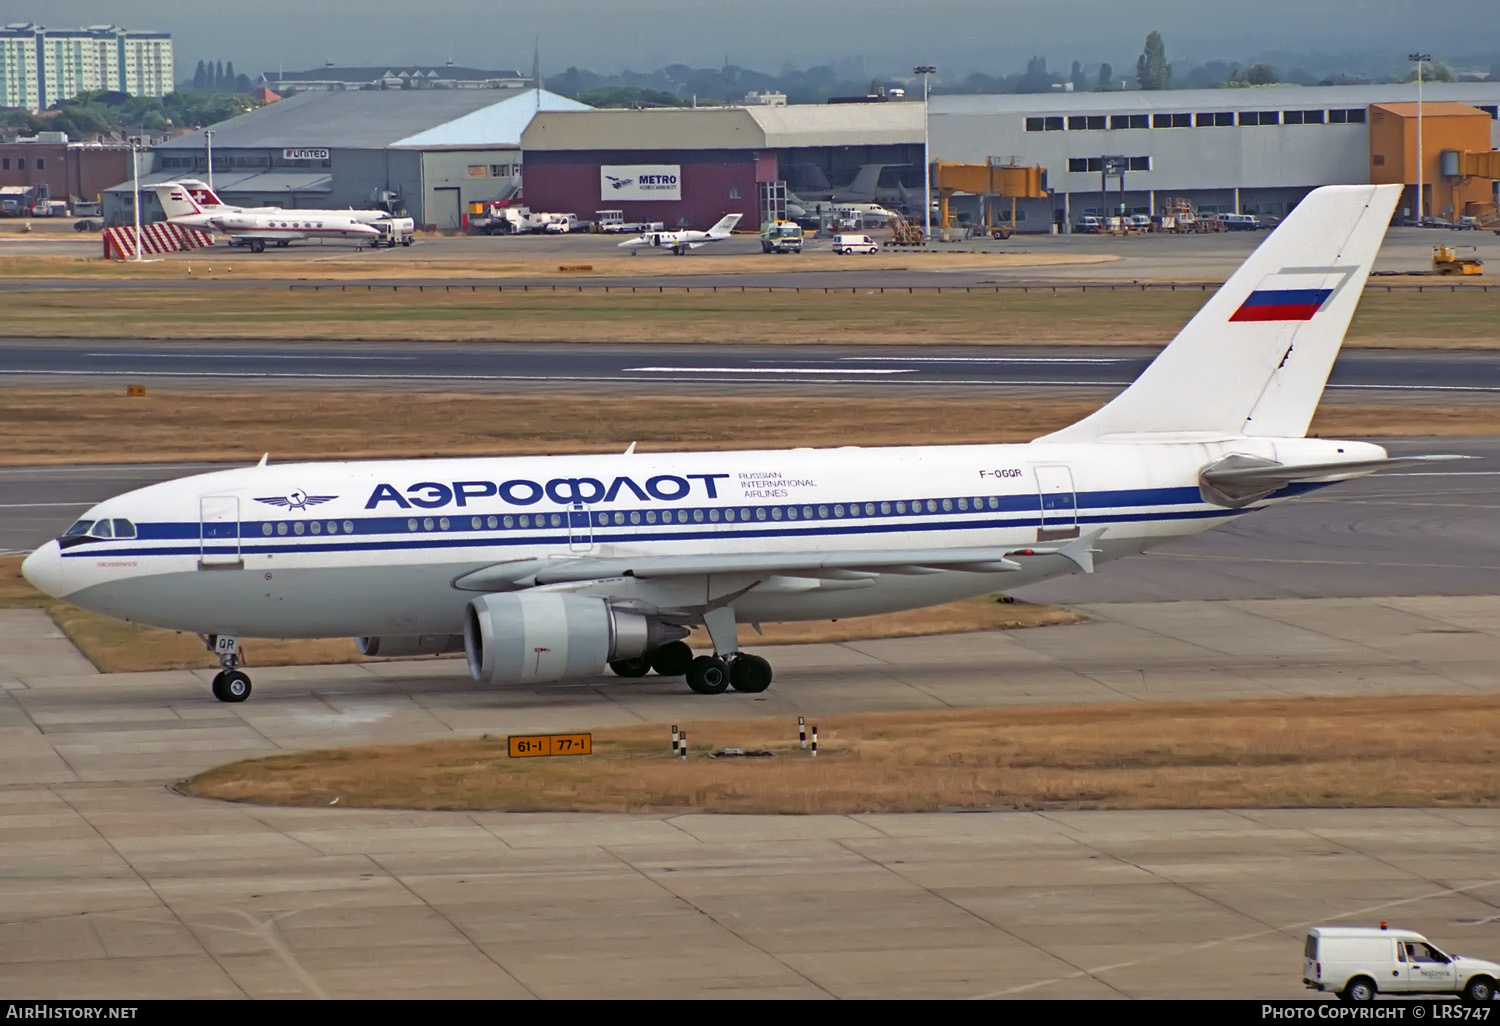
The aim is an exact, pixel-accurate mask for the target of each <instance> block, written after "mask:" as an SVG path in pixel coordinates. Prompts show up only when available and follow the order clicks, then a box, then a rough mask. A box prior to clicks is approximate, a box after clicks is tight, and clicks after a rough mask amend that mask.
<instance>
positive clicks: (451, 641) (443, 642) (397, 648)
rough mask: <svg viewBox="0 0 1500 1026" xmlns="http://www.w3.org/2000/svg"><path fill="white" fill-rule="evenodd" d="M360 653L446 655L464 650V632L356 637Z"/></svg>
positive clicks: (408, 655)
mask: <svg viewBox="0 0 1500 1026" xmlns="http://www.w3.org/2000/svg"><path fill="white" fill-rule="evenodd" d="M354 647H355V648H357V649H359V654H360V655H367V656H386V657H388V658H394V659H405V658H409V657H410V656H419V655H446V654H447V653H449V652H462V651H463V650H464V636H463V635H462V634H390V635H383V636H380V637H370V638H355V639H354Z"/></svg>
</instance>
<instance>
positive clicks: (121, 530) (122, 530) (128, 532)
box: [114, 520, 135, 538]
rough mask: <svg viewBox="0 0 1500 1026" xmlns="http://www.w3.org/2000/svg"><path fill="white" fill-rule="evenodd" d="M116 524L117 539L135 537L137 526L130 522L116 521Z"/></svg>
mask: <svg viewBox="0 0 1500 1026" xmlns="http://www.w3.org/2000/svg"><path fill="white" fill-rule="evenodd" d="M114 524H115V537H116V538H134V537H135V525H134V524H132V523H131V522H130V521H129V520H116V521H115V522H114Z"/></svg>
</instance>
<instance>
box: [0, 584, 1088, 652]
mask: <svg viewBox="0 0 1500 1026" xmlns="http://www.w3.org/2000/svg"><path fill="white" fill-rule="evenodd" d="M17 608H40V609H44V610H46V612H47V613H48V615H50V616H51V617H52V619H53V621H54V622H55V623H56V624H57V625H58V627H59V628H61V629H62V632H63V633H64V634H66V635H67V636H68V640H70V641H72V642H73V644H74V645H75V646H77V648H78V650H79V651H80V652H82V653H83V656H84V658H86V659H88V660H89V662H91V663H93V664H94V665H95V666H96V667H97V668H98V669H99V670H100V671H102V672H104V673H136V672H140V671H146V670H191V669H209V668H213V667H216V666H218V661H217V660H216V659H215V658H214V657H213V656H211V655H210V654H209V653H208V652H207V651H206V650H205V648H204V646H203V642H202V641H200V640H199V638H198V636H197V635H196V634H183V633H181V632H179V631H166V630H160V629H158V628H155V627H142V626H141V625H139V624H134V623H124V622H122V621H120V620H113V619H110V618H109V617H105V616H99V615H98V614H96V613H90V612H87V611H86V610H83V609H79V608H77V607H76V606H70V605H68V604H67V603H66V602H59V601H57V600H55V599H49V598H48V597H46V596H45V595H42V594H41V593H40V592H38V591H36V590H35V589H34V588H32V587H31V585H30V584H28V583H27V582H26V580H25V578H23V577H22V576H21V559H20V557H18V556H7V557H0V609H17ZM1082 619H1083V617H1082V616H1080V615H1079V614H1077V613H1074V612H1072V611H1071V610H1068V609H1060V608H1058V607H1056V606H1046V605H1036V604H1033V603H1029V602H1010V601H1008V600H1007V601H1003V602H997V601H996V600H995V597H994V596H985V597H982V598H974V599H966V600H964V601H962V602H950V603H947V604H946V605H941V606H932V607H930V608H928V609H912V610H907V611H906V612H901V613H887V614H883V615H880V616H861V617H853V618H850V619H845V620H827V621H824V620H819V621H814V622H807V623H784V624H775V623H773V624H766V625H765V626H764V631H765V634H764V635H756V636H753V637H751V636H749V635H748V634H747V637H746V639H745V641H746V644H747V645H751V644H753V646H754V647H755V648H761V647H764V646H768V645H796V644H818V643H828V642H844V641H864V640H868V639H871V638H911V637H920V636H925V635H930V634H959V633H965V632H969V631H998V630H1012V629H1015V628H1021V627H1043V626H1052V625H1057V624H1068V623H1078V622H1080V621H1082ZM242 640H243V645H244V655H245V659H246V663H247V665H248V666H250V667H256V666H314V665H329V664H334V663H365V662H387V661H388V660H384V659H369V658H366V657H365V656H361V655H360V654H359V652H358V651H357V650H356V649H355V647H354V642H353V641H352V640H351V639H349V638H324V639H318V640H312V641H282V640H277V639H271V638H245V639H242ZM688 641H689V643H690V644H692V645H694V646H695V647H697V648H699V649H701V650H703V651H711V650H712V646H711V645H710V643H709V641H708V638H707V635H706V634H705V633H704V632H703V631H701V630H700V631H695V632H694V634H693V636H692V637H691V638H689V639H688Z"/></svg>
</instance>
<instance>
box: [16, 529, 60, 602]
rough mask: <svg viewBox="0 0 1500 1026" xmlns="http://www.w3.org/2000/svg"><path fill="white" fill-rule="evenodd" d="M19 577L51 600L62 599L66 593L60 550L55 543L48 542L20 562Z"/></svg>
mask: <svg viewBox="0 0 1500 1026" xmlns="http://www.w3.org/2000/svg"><path fill="white" fill-rule="evenodd" d="M21 576H23V577H25V578H26V579H27V580H28V581H30V582H31V584H32V586H33V587H35V588H36V589H37V590H38V591H43V592H46V593H47V594H48V595H51V596H52V597H53V598H62V597H63V596H64V595H66V594H67V592H68V589H67V583H66V581H65V580H64V576H65V575H64V573H63V558H62V549H61V548H60V547H59V546H58V544H57V542H55V541H49V542H48V543H47V544H45V545H43V546H42V547H41V548H39V549H37V550H36V551H35V552H33V553H32V554H31V555H29V556H27V557H26V558H25V560H23V561H22V563H21Z"/></svg>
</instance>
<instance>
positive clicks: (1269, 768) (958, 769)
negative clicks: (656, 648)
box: [185, 696, 1500, 814]
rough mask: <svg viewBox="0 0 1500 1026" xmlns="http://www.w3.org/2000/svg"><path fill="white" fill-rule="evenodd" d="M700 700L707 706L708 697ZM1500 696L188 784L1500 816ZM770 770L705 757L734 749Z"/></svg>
mask: <svg viewBox="0 0 1500 1026" xmlns="http://www.w3.org/2000/svg"><path fill="white" fill-rule="evenodd" d="M706 704H712V702H711V701H710V702H707V703H706ZM1497 714H1500V696H1483V697H1476V696H1424V697H1423V699H1422V700H1421V701H1420V702H1415V703H1414V702H1413V701H1412V699H1411V698H1410V697H1409V696H1402V697H1391V698H1309V699H1289V700H1268V701H1246V702H1206V703H1171V704H1159V705H1130V706H1125V705H1119V706H1095V705H1069V706H1050V707H1040V708H1028V709H1014V708H1012V709H959V710H942V711H936V712H915V713H879V714H867V715H851V716H838V717H832V716H830V717H826V718H822V720H821V722H820V723H819V724H818V726H819V728H820V738H819V741H820V750H819V754H818V757H817V758H816V759H813V758H810V757H808V756H807V755H806V754H805V753H803V752H801V751H800V750H798V749H797V748H796V744H795V737H796V725H795V722H794V721H792V719H791V718H790V717H783V718H780V719H775V720H770V719H763V720H733V721H714V722H703V723H694V722H687V723H683V724H682V727H683V729H684V730H686V731H687V733H688V737H689V741H690V745H691V751H692V756H691V758H690V759H689V760H688V762H687V764H684V763H681V762H679V761H677V760H674V759H672V758H670V757H669V753H668V750H667V749H668V738H667V729H666V727H665V726H664V725H660V724H658V725H653V726H643V727H631V728H614V729H609V730H600V731H596V732H595V733H594V752H595V754H594V755H593V756H591V757H587V758H572V759H565V758H559V759H509V758H507V754H506V742H505V740H504V739H503V738H492V739H481V740H477V741H446V742H437V743H432V744H422V745H411V746H381V747H374V748H357V749H339V750H332V751H319V752H302V753H296V754H290V755H278V756H273V757H271V758H268V759H260V760H255V761H251V762H240V763H234V764H232V765H229V766H224V767H220V768H218V769H214V770H210V771H209V772H207V773H203V774H200V775H199V776H197V777H194V778H193V779H192V780H190V781H188V782H186V785H185V786H186V789H187V790H188V791H190V792H191V793H193V794H197V795H203V796H205V797H214V798H228V799H236V800H241V801H253V802H261V803H267V804H281V805H318V806H324V805H328V804H330V803H332V802H333V800H334V799H337V800H338V802H339V804H340V805H341V806H356V807H374V808H402V809H408V808H412V809H482V810H499V811H540V810H578V811H590V812H633V811H677V810H684V809H692V810H696V811H704V812H734V813H843V814H847V813H863V812H920V811H931V810H938V809H952V808H1021V809H1036V808H1109V809H1120V808H1262V807H1303V808H1333V807H1339V808H1347V807H1393V806H1413V807H1416V806H1421V807H1426V806H1492V805H1494V804H1495V802H1496V801H1497V800H1500V739H1497V737H1496V735H1495V733H1494V731H1493V730H1490V729H1489V728H1488V724H1490V723H1492V722H1493V721H1494V719H1495V716H1496V715H1497ZM731 745H732V746H736V747H740V748H747V749H751V748H765V749H770V750H772V751H773V752H774V753H775V757H774V758H769V759H711V758H708V755H709V753H710V751H711V750H714V749H719V748H721V747H724V746H731Z"/></svg>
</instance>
